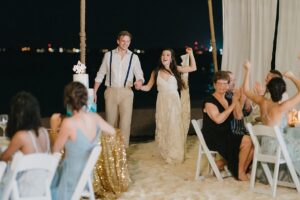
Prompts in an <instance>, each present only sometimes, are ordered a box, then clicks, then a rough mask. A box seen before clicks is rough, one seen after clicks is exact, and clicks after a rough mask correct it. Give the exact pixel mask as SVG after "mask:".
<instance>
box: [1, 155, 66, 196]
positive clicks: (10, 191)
mask: <svg viewBox="0 0 300 200" xmlns="http://www.w3.org/2000/svg"><path fill="white" fill-rule="evenodd" d="M60 157H61V155H60V154H59V153H55V154H45V153H33V154H27V155H24V154H23V153H21V152H17V153H16V154H15V156H14V157H13V160H12V163H11V167H10V169H9V170H11V171H10V172H9V173H10V176H9V178H8V181H7V185H6V186H5V188H4V191H3V194H2V198H1V199H2V200H7V199H9V198H10V199H13V200H29V199H30V200H51V191H50V185H51V182H52V179H53V176H54V174H55V171H56V168H57V165H58V163H59V160H60ZM29 171H30V172H33V173H34V171H40V172H41V171H45V173H43V174H45V176H43V180H42V182H43V186H44V190H43V191H42V192H41V193H43V194H41V196H37V195H35V196H32V197H31V196H26V197H22V196H21V194H20V187H22V185H19V184H18V179H19V177H20V176H19V175H21V174H22V175H24V174H25V173H28V172H29ZM34 180H38V181H41V179H39V177H35V179H32V181H34Z"/></svg>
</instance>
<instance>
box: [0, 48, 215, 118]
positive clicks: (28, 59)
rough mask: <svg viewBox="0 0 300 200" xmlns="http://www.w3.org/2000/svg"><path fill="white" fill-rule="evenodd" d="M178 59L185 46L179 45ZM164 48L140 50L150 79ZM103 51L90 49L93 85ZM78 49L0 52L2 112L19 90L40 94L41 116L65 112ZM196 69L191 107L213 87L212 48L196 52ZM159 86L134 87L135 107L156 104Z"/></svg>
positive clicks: (88, 59)
mask: <svg viewBox="0 0 300 200" xmlns="http://www.w3.org/2000/svg"><path fill="white" fill-rule="evenodd" d="M175 52H176V56H177V58H178V59H177V62H178V63H180V62H181V61H180V59H179V57H180V55H182V54H184V49H176V50H175ZM160 53H161V49H156V50H154V49H151V50H145V53H144V54H138V56H139V58H140V61H141V65H142V69H143V71H144V77H145V80H146V82H147V81H148V79H149V77H150V74H151V71H152V70H153V69H154V68H155V67H156V65H157V63H158V60H159V58H160ZM103 55H104V54H103V53H102V52H100V51H87V55H86V66H87V73H88V74H89V85H90V88H92V87H93V85H94V79H95V76H96V73H97V71H98V69H99V66H100V64H101V62H102V57H103ZM79 57H80V56H79V53H73V54H72V53H58V52H57V53H48V52H46V53H33V52H25V53H21V52H14V51H9V52H1V53H0V58H1V65H2V66H1V69H2V73H1V74H2V77H1V82H0V83H1V86H2V87H1V98H0V114H4V113H9V106H10V105H9V103H10V100H11V98H12V97H13V96H14V95H15V94H16V93H17V92H19V91H27V92H30V93H32V94H33V95H34V96H36V97H37V99H38V101H39V103H40V107H41V114H42V117H49V116H51V114H52V113H54V112H60V113H64V112H65V109H64V106H63V89H64V86H65V85H66V84H68V83H69V82H71V81H72V79H73V74H74V72H73V70H72V69H73V65H75V64H76V63H77V62H78V60H79ZM195 58H196V62H197V67H198V69H197V71H196V72H194V73H190V75H189V87H190V97H191V102H192V107H193V106H194V105H198V104H199V102H201V100H203V98H204V97H205V96H206V95H207V93H208V92H209V91H210V90H211V83H210V82H211V81H210V80H211V76H212V73H213V66H212V55H211V52H204V53H203V54H201V55H197V54H195ZM104 90H105V86H104V85H103V84H102V85H101V87H100V88H99V90H98V102H97V110H98V111H99V112H103V111H104V97H103V93H104ZM156 95H157V89H156V88H155V87H154V88H153V89H152V90H151V91H149V92H142V91H136V90H134V109H138V108H155V103H156Z"/></svg>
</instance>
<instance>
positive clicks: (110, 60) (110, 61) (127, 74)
mask: <svg viewBox="0 0 300 200" xmlns="http://www.w3.org/2000/svg"><path fill="white" fill-rule="evenodd" d="M132 57H133V53H132V54H131V56H130V60H129V65H128V70H127V73H126V78H125V81H124V87H126V82H127V79H128V76H129V71H130V67H131V62H132ZM111 63H112V51H110V59H109V86H111Z"/></svg>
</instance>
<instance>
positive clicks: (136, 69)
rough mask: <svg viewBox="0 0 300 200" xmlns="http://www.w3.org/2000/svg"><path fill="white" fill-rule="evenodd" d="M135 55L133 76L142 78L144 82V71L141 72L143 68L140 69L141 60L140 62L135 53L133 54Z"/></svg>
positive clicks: (138, 78) (137, 78)
mask: <svg viewBox="0 0 300 200" xmlns="http://www.w3.org/2000/svg"><path fill="white" fill-rule="evenodd" d="M134 57H135V59H134V60H135V62H134V68H133V73H134V76H135V79H136V80H142V81H143V83H144V82H145V79H144V73H143V70H142V67H141V62H140V59H139V57H138V56H137V55H134Z"/></svg>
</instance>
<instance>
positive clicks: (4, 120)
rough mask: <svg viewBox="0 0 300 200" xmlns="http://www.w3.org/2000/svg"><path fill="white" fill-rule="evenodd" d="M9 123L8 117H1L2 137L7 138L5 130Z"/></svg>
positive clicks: (5, 115)
mask: <svg viewBox="0 0 300 200" xmlns="http://www.w3.org/2000/svg"><path fill="white" fill-rule="evenodd" d="M7 121H8V115H7V114H2V115H0V128H1V129H2V133H3V134H2V136H3V137H5V129H6V125H7Z"/></svg>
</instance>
